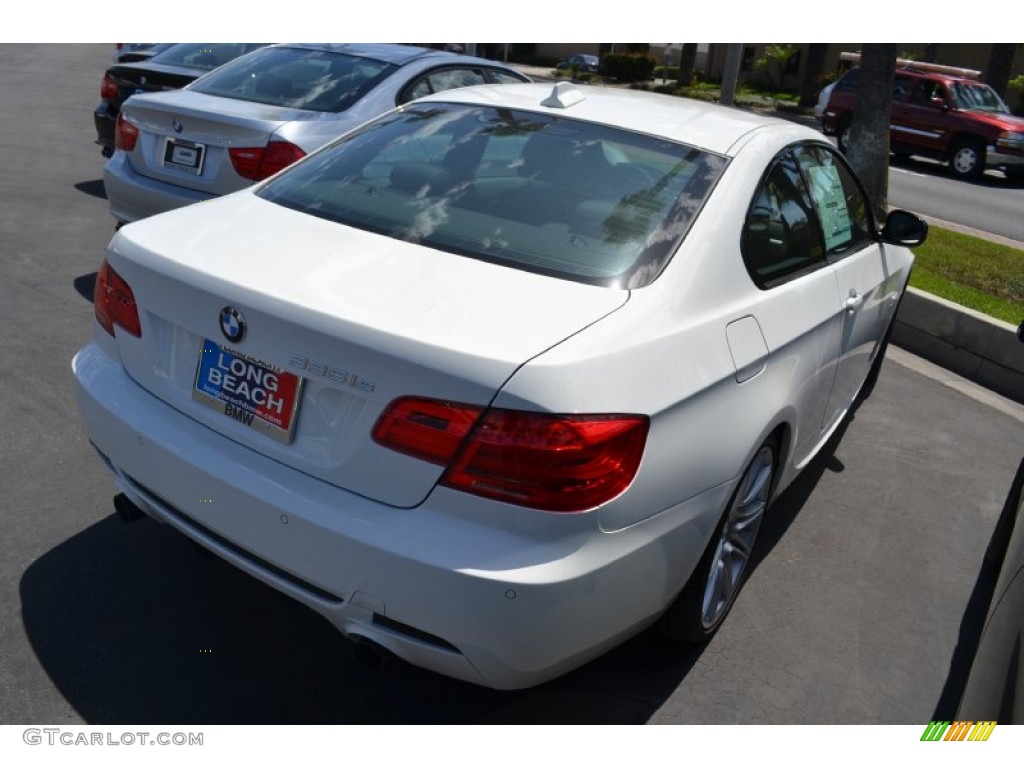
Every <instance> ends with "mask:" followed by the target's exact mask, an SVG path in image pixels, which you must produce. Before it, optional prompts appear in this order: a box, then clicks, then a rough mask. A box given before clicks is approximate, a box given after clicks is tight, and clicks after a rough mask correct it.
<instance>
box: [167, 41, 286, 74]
mask: <svg viewBox="0 0 1024 768" xmlns="http://www.w3.org/2000/svg"><path fill="white" fill-rule="evenodd" d="M264 45H266V43H178V44H177V45H172V46H170V47H169V48H166V49H165V50H163V51H161V52H160V53H158V54H157V55H156V56H154V57H153V58H152V59H150V61H152V62H153V63H155V64H167V65H169V66H173V67H190V68H191V69H216V68H217V67H220V66H222V65H224V64H227V63H228V62H229V61H231V60H232V59H237V58H238V57H239V56H241V55H242V54H243V53H248V52H249V51H254V50H256V49H257V48H261V47H262V46H264Z"/></svg>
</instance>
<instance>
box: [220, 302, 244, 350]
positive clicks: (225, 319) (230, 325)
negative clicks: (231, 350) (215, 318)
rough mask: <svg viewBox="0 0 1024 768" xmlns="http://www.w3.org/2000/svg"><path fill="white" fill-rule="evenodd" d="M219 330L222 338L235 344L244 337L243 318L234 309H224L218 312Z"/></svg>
mask: <svg viewBox="0 0 1024 768" xmlns="http://www.w3.org/2000/svg"><path fill="white" fill-rule="evenodd" d="M220 330H221V332H222V333H223V334H224V338H225V339H227V340H228V341H230V342H231V343H232V344H237V343H238V342H240V341H241V340H242V338H243V337H244V336H245V318H244V317H242V313H241V312H239V311H238V310H237V309H235V308H234V307H224V309H222V310H221V311H220Z"/></svg>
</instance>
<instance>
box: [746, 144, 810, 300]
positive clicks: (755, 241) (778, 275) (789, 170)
mask: <svg viewBox="0 0 1024 768" xmlns="http://www.w3.org/2000/svg"><path fill="white" fill-rule="evenodd" d="M741 247H742V251H743V260H744V262H745V263H746V265H747V270H748V271H749V272H750V276H751V277H752V278H753V280H754V282H755V283H756V284H757V285H758V287H760V288H769V287H771V286H772V285H776V284H778V283H779V282H781V281H783V280H785V279H787V278H789V277H793V276H795V275H797V274H801V273H803V272H807V271H810V270H812V269H816V268H818V267H820V266H821V265H823V264H824V263H825V253H824V249H823V248H822V242H821V235H820V232H819V229H818V224H817V222H816V221H815V216H814V212H813V208H812V204H811V200H810V197H809V196H808V194H807V188H806V186H805V185H804V181H803V178H802V176H801V175H800V169H799V168H798V166H797V163H796V160H795V159H794V158H793V156H792V154H791V153H788V152H787V153H786V154H785V155H783V156H781V157H780V158H779V159H778V160H776V162H775V165H774V166H773V167H772V169H771V171H770V172H769V173H768V176H767V177H766V178H765V180H764V182H762V184H761V188H760V190H758V192H757V194H756V195H755V196H754V202H753V204H752V205H751V207H750V210H749V212H748V213H747V220H746V223H745V224H744V227H743V240H742V246H741Z"/></svg>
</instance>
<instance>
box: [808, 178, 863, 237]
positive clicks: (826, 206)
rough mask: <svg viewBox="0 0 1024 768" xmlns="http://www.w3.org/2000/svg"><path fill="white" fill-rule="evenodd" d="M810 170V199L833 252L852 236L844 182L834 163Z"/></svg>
mask: <svg viewBox="0 0 1024 768" xmlns="http://www.w3.org/2000/svg"><path fill="white" fill-rule="evenodd" d="M807 170H808V172H809V176H810V179H811V199H812V200H814V207H815V208H817V210H818V217H819V218H820V219H821V227H822V229H823V230H824V231H825V250H826V251H828V252H830V253H831V252H832V251H834V250H836V249H837V248H841V247H843V246H845V245H847V244H848V243H849V242H850V241H851V240H852V239H853V225H852V222H851V220H850V211H849V209H848V208H847V207H846V195H845V194H844V193H843V182H842V180H841V179H840V178H839V169H838V168H836V167H835V166H833V165H817V166H812V167H811V168H808V169H807Z"/></svg>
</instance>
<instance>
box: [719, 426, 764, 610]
mask: <svg viewBox="0 0 1024 768" xmlns="http://www.w3.org/2000/svg"><path fill="white" fill-rule="evenodd" d="M774 474H775V451H774V450H773V448H772V446H771V445H764V446H762V447H761V450H759V451H758V452H757V455H756V456H755V457H754V459H753V461H751V462H750V466H748V467H747V471H746V473H745V474H744V475H743V479H742V480H741V481H740V487H739V491H738V492H737V493H736V496H735V498H734V499H733V502H732V505H731V506H730V507H729V511H728V513H727V514H726V518H725V522H724V524H723V525H722V531H721V534H720V537H719V540H718V545H717V547H716V549H715V554H714V557H713V558H712V560H711V573H710V574H709V575H708V580H707V585H706V586H705V588H704V600H703V604H702V606H701V623H702V624H703V626H704V628H705V629H710V628H711V627H714V626H715V625H716V624H717V623H718V622H719V621H721V619H722V617H723V616H724V615H725V613H726V612H727V611H728V610H729V607H730V606H731V605H732V601H733V599H734V598H735V597H736V593H737V592H738V591H739V587H740V584H741V583H742V581H743V577H744V575H745V574H746V570H747V565H748V563H749V561H750V555H751V552H752V551H753V549H754V541H755V540H756V539H757V532H758V530H759V529H760V527H761V521H762V520H763V519H764V512H765V509H767V507H768V500H769V498H770V496H771V491H772V478H773V477H774Z"/></svg>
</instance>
